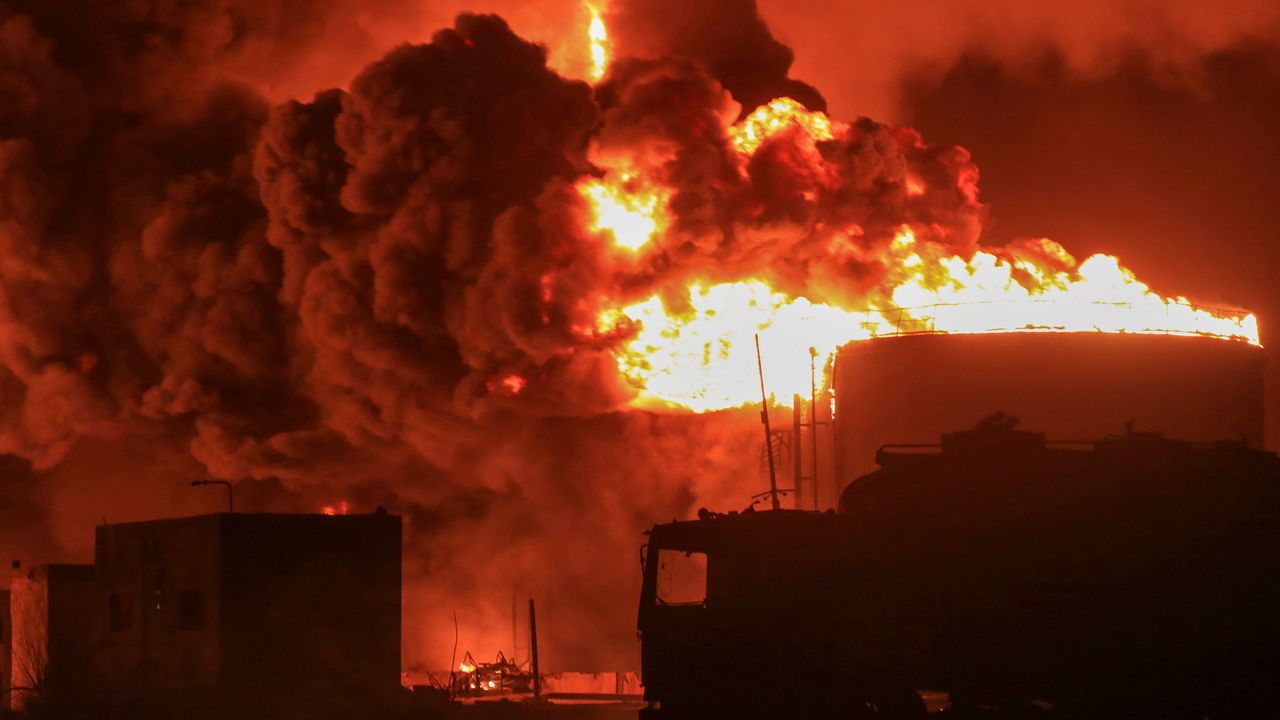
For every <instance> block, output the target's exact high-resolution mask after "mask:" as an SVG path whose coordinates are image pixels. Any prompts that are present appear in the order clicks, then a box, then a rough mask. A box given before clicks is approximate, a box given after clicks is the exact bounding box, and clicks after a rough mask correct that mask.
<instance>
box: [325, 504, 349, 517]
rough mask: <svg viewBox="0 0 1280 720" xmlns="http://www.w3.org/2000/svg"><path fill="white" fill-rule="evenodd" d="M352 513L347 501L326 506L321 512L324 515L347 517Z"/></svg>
mask: <svg viewBox="0 0 1280 720" xmlns="http://www.w3.org/2000/svg"><path fill="white" fill-rule="evenodd" d="M350 511H351V506H350V505H348V504H347V501H346V500H343V501H342V502H339V503H338V504H337V505H325V506H324V507H322V508H320V512H321V514H323V515H346V514H348V513H349V512H350Z"/></svg>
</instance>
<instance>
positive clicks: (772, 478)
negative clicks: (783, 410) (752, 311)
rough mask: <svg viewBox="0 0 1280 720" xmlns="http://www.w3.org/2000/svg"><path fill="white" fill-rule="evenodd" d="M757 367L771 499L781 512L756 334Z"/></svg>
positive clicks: (774, 507)
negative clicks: (767, 454) (767, 455)
mask: <svg viewBox="0 0 1280 720" xmlns="http://www.w3.org/2000/svg"><path fill="white" fill-rule="evenodd" d="M756 367H757V368H758V369H759V371H760V421H761V422H763V423H764V451H765V452H767V453H769V497H771V498H772V499H773V503H772V504H773V509H774V510H781V509H782V503H780V502H779V501H778V471H777V470H776V469H775V468H774V467H773V431H772V430H770V429H769V395H768V394H767V393H766V392H765V389H764V360H763V359H762V358H761V356H760V333H756ZM797 439H798V438H797Z"/></svg>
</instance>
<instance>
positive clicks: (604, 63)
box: [587, 3, 609, 81]
mask: <svg viewBox="0 0 1280 720" xmlns="http://www.w3.org/2000/svg"><path fill="white" fill-rule="evenodd" d="M587 12H588V13H590V15H591V21H590V22H589V23H588V24H587V40H588V42H589V44H590V47H591V66H590V68H589V70H588V75H589V76H590V78H591V79H592V80H593V81H599V80H600V79H601V78H603V77H604V74H605V73H606V72H607V71H608V70H609V29H608V28H607V27H605V24H604V17H603V16H602V15H601V10H600V8H599V7H598V6H597V5H596V4H593V3H587Z"/></svg>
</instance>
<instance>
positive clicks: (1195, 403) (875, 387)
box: [833, 332, 1265, 490]
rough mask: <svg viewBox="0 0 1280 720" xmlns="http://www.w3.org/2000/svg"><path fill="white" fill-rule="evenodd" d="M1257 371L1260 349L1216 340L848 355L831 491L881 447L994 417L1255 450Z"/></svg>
mask: <svg viewBox="0 0 1280 720" xmlns="http://www.w3.org/2000/svg"><path fill="white" fill-rule="evenodd" d="M1264 364H1265V359H1264V356H1263V351H1262V349H1261V348H1260V347H1258V346H1255V345H1251V344H1249V343H1248V342H1244V341H1236V340H1225V339H1220V338H1215V337H1187V336H1175V335H1139V334H1111V333H1101V332H1097V333H1050V332H1045V333H1036V332H1025V333H993V334H972V335H961V334H954V335H946V334H921V335H903V336H897V337H885V338H877V339H874V340H867V341H862V342H856V343H851V344H849V345H846V346H845V347H844V348H843V349H841V350H840V352H839V353H838V355H837V357H836V361H835V369H834V373H833V385H834V392H835V410H836V422H835V438H836V442H835V450H836V463H837V470H838V472H837V475H838V478H837V483H838V485H839V487H843V486H844V485H845V484H847V483H848V482H849V481H850V480H851V479H853V478H856V477H860V476H862V475H864V474H866V473H868V472H871V471H872V470H874V469H875V467H876V463H875V459H876V451H877V450H878V449H879V448H880V447H881V446H883V445H885V444H889V443H893V444H912V443H919V444H922V445H924V444H930V443H936V442H937V438H938V437H939V435H941V434H942V433H944V432H946V431H948V430H950V429H953V428H957V427H968V426H971V425H972V424H973V423H974V422H975V421H977V420H978V419H979V418H982V417H985V416H987V415H990V414H991V413H994V412H997V411H1003V412H1005V413H1008V414H1010V415H1013V416H1016V417H1018V418H1021V419H1022V420H1023V422H1024V423H1026V425H1027V426H1028V427H1035V428H1037V429H1038V430H1041V431H1043V432H1044V433H1045V434H1046V435H1047V436H1048V437H1050V438H1053V439H1055V440H1095V439H1098V438H1101V437H1103V436H1105V435H1108V434H1115V433H1120V432H1123V431H1124V430H1125V428H1126V426H1131V427H1135V428H1137V429H1147V430H1159V431H1162V432H1164V433H1166V434H1167V435H1168V436H1170V437H1177V438H1182V439H1186V440H1191V441H1202V442H1212V441H1219V440H1239V439H1241V438H1243V439H1245V440H1246V441H1247V442H1248V443H1249V444H1250V445H1253V446H1256V447H1260V446H1261V445H1262V444H1263V443H1264V442H1265V440H1264V435H1263V425H1264V417H1263V379H1262V378H1263V367H1264ZM837 490H838V488H837Z"/></svg>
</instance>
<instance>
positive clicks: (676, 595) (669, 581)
mask: <svg viewBox="0 0 1280 720" xmlns="http://www.w3.org/2000/svg"><path fill="white" fill-rule="evenodd" d="M657 601H658V604H659V605H702V604H705V603H706V601H707V554H706V553H701V552H685V551H683V550H666V549H662V550H659V551H658V584H657Z"/></svg>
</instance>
